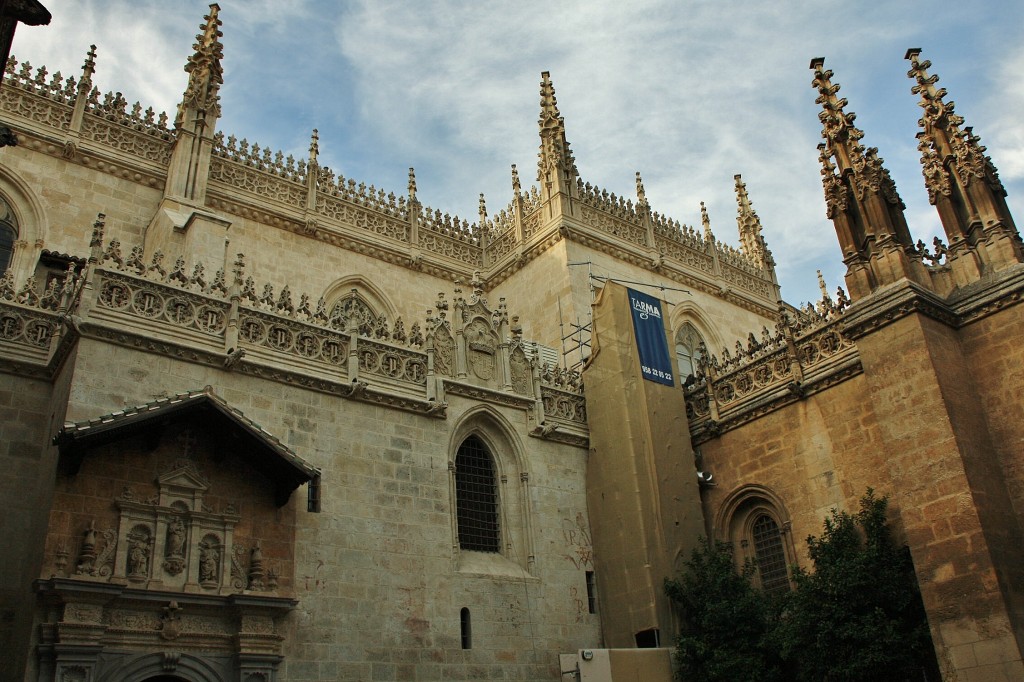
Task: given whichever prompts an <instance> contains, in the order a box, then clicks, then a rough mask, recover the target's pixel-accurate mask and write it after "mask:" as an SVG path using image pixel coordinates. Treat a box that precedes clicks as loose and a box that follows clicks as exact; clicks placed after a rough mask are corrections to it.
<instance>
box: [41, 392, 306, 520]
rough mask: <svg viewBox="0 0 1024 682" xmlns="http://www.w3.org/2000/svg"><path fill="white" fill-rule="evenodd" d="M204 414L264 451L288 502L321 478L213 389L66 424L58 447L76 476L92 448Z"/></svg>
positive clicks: (262, 458)
mask: <svg viewBox="0 0 1024 682" xmlns="http://www.w3.org/2000/svg"><path fill="white" fill-rule="evenodd" d="M203 410H205V411H207V412H209V411H210V410H213V412H215V413H216V414H219V415H221V416H222V418H223V419H225V420H226V421H227V422H228V423H229V424H231V425H232V426H233V427H234V428H235V429H237V430H238V431H240V432H242V433H244V434H246V435H247V436H249V437H250V438H251V439H253V440H254V441H255V443H256V444H257V446H258V447H257V448H256V450H257V451H260V450H262V453H259V452H256V453H254V454H256V455H257V456H256V457H255V459H254V464H256V465H257V466H261V467H262V468H267V469H269V470H270V473H272V474H274V476H272V478H274V480H275V482H276V483H278V485H279V486H284V487H286V488H287V494H286V495H284V499H285V500H287V497H288V495H290V494H291V492H292V491H293V490H294V489H295V488H297V487H298V486H299V485H302V484H303V483H305V482H307V481H309V480H310V479H312V478H313V477H314V476H316V475H317V474H318V473H319V471H318V470H317V469H316V468H315V467H314V466H312V465H311V464H309V463H308V462H306V461H305V460H303V459H302V458H301V457H299V456H298V455H297V454H295V452H293V451H292V449H291V448H289V447H288V446H287V445H285V444H284V443H282V442H281V441H280V440H279V439H278V438H277V437H276V436H274V435H273V434H271V433H270V432H269V431H267V430H266V429H264V428H263V427H262V426H260V425H259V424H257V423H256V422H254V421H252V420H251V419H249V418H248V417H246V416H245V415H244V414H242V412H241V411H240V410H238V409H236V408H234V407H232V406H231V405H229V404H228V403H227V402H226V401H225V400H224V399H223V398H221V397H220V396H218V395H217V394H215V393H214V392H213V388H212V387H210V386H206V387H204V388H203V389H201V390H197V391H188V392H185V393H177V394H175V395H173V396H169V397H166V398H158V399H156V400H153V401H151V402H148V403H143V404H142V405H136V406H135V407H126V408H125V409H123V410H117V411H116V412H111V413H110V414H105V415H102V416H100V417H96V418H94V419H87V420H84V421H79V422H65V424H64V427H63V428H61V430H60V431H59V432H58V433H57V435H56V436H54V437H53V443H54V445H57V446H59V448H60V452H61V455H62V456H68V457H70V458H72V459H73V460H75V469H76V470H77V467H78V465H80V463H81V459H82V457H83V456H84V453H85V451H86V450H88V449H89V448H91V447H95V446H97V445H102V444H104V443H109V442H112V441H116V440H120V439H121V438H124V437H126V436H128V435H130V434H132V433H134V432H136V431H139V430H141V428H142V427H143V426H144V425H146V424H148V423H150V422H151V421H153V420H155V419H160V420H163V419H166V418H184V417H187V416H188V415H191V414H193V413H196V412H198V411H203ZM282 492H283V491H282Z"/></svg>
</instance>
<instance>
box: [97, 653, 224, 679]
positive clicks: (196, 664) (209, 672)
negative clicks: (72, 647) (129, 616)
mask: <svg viewBox="0 0 1024 682" xmlns="http://www.w3.org/2000/svg"><path fill="white" fill-rule="evenodd" d="M171 660H173V666H172V667H171V668H170V669H169V668H168V658H167V656H165V655H164V654H163V653H149V654H142V655H140V656H136V657H134V658H131V659H129V660H128V661H126V662H125V663H124V664H123V665H120V666H110V667H108V668H106V669H105V670H104V671H103V672H101V673H100V675H99V676H98V677H97V678H96V682H146V681H148V680H152V679H167V677H168V676H170V677H171V678H177V679H180V680H185V682H227V680H225V678H224V676H223V675H222V674H221V672H220V671H218V669H217V668H218V667H220V666H217V665H216V664H214V663H212V662H210V661H206V660H204V659H203V658H202V657H199V656H194V655H192V654H187V653H176V654H175V658H174V659H171Z"/></svg>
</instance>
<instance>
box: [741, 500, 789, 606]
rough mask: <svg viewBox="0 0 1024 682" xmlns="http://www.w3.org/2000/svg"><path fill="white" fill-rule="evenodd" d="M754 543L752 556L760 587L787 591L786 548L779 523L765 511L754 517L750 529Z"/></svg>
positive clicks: (766, 589) (773, 590) (769, 590)
mask: <svg viewBox="0 0 1024 682" xmlns="http://www.w3.org/2000/svg"><path fill="white" fill-rule="evenodd" d="M750 535H751V540H752V541H753V543H754V558H755V559H756V560H757V573H758V575H759V576H760V578H761V588H762V589H763V590H764V591H765V592H769V593H773V592H788V591H789V571H788V569H787V568H786V564H787V563H788V562H787V561H786V549H785V547H784V546H783V544H782V533H781V532H780V531H779V524H777V523H776V522H775V519H773V518H772V517H771V516H769V515H768V514H766V513H763V512H762V513H760V514H758V515H757V516H756V517H755V518H754V523H753V524H752V525H751V529H750Z"/></svg>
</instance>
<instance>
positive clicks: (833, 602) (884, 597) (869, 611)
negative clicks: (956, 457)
mask: <svg viewBox="0 0 1024 682" xmlns="http://www.w3.org/2000/svg"><path fill="white" fill-rule="evenodd" d="M887 507H888V498H885V497H882V498H878V497H875V494H874V492H873V491H872V490H871V489H870V488H869V489H868V491H867V494H866V495H864V497H862V498H861V500H860V510H859V511H858V512H857V513H856V514H852V515H851V514H849V513H847V512H840V511H836V510H832V515H831V517H830V518H827V519H825V529H824V532H823V533H822V536H821V538H820V539H819V538H815V537H814V536H810V537H809V538H808V539H807V545H808V553H809V554H810V557H811V561H812V563H813V564H814V572H813V573H810V572H807V571H803V570H800V569H796V570H795V572H794V581H795V583H796V589H795V590H794V591H793V593H792V594H791V595H790V596H789V598H788V600H787V602H786V604H785V606H784V609H783V612H782V616H781V617H780V618H779V620H778V622H777V624H776V626H775V628H774V629H773V632H772V633H771V637H770V639H771V640H772V641H773V642H774V643H775V646H776V647H777V648H778V651H779V653H780V655H781V656H782V658H783V659H784V660H785V661H786V662H787V663H788V664H789V666H791V676H792V677H793V678H794V679H797V680H807V681H812V680H813V681H814V682H821V681H826V682H828V681H833V680H836V681H838V680H843V681H849V682H855V681H859V680H865V681H868V680H870V681H872V682H885V681H887V680H893V681H896V680H910V679H914V680H920V679H922V671H923V670H928V671H929V672H930V673H931V674H930V675H929V677H931V676H932V675H935V677H934V679H938V677H937V666H936V665H935V657H934V650H933V649H932V642H931V635H930V633H929V631H928V623H927V619H926V616H925V611H924V606H923V604H922V602H921V595H920V591H919V589H918V585H917V579H916V576H915V574H914V567H913V563H912V561H911V558H910V553H909V552H908V551H907V550H906V549H905V548H900V547H896V546H894V544H893V541H892V537H891V535H892V534H891V530H890V528H889V524H888V522H887V520H886V509H887ZM789 666H787V667H789Z"/></svg>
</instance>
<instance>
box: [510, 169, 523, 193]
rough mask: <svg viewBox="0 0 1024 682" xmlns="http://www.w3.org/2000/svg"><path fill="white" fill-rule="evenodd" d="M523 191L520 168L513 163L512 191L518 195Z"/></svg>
mask: <svg viewBox="0 0 1024 682" xmlns="http://www.w3.org/2000/svg"><path fill="white" fill-rule="evenodd" d="M522 191H523V187H522V185H520V184H519V169H518V168H516V165H515V164H514V163H513V164H512V193H513V194H515V195H516V196H517V197H518V196H519V194H520V193H521V192H522Z"/></svg>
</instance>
